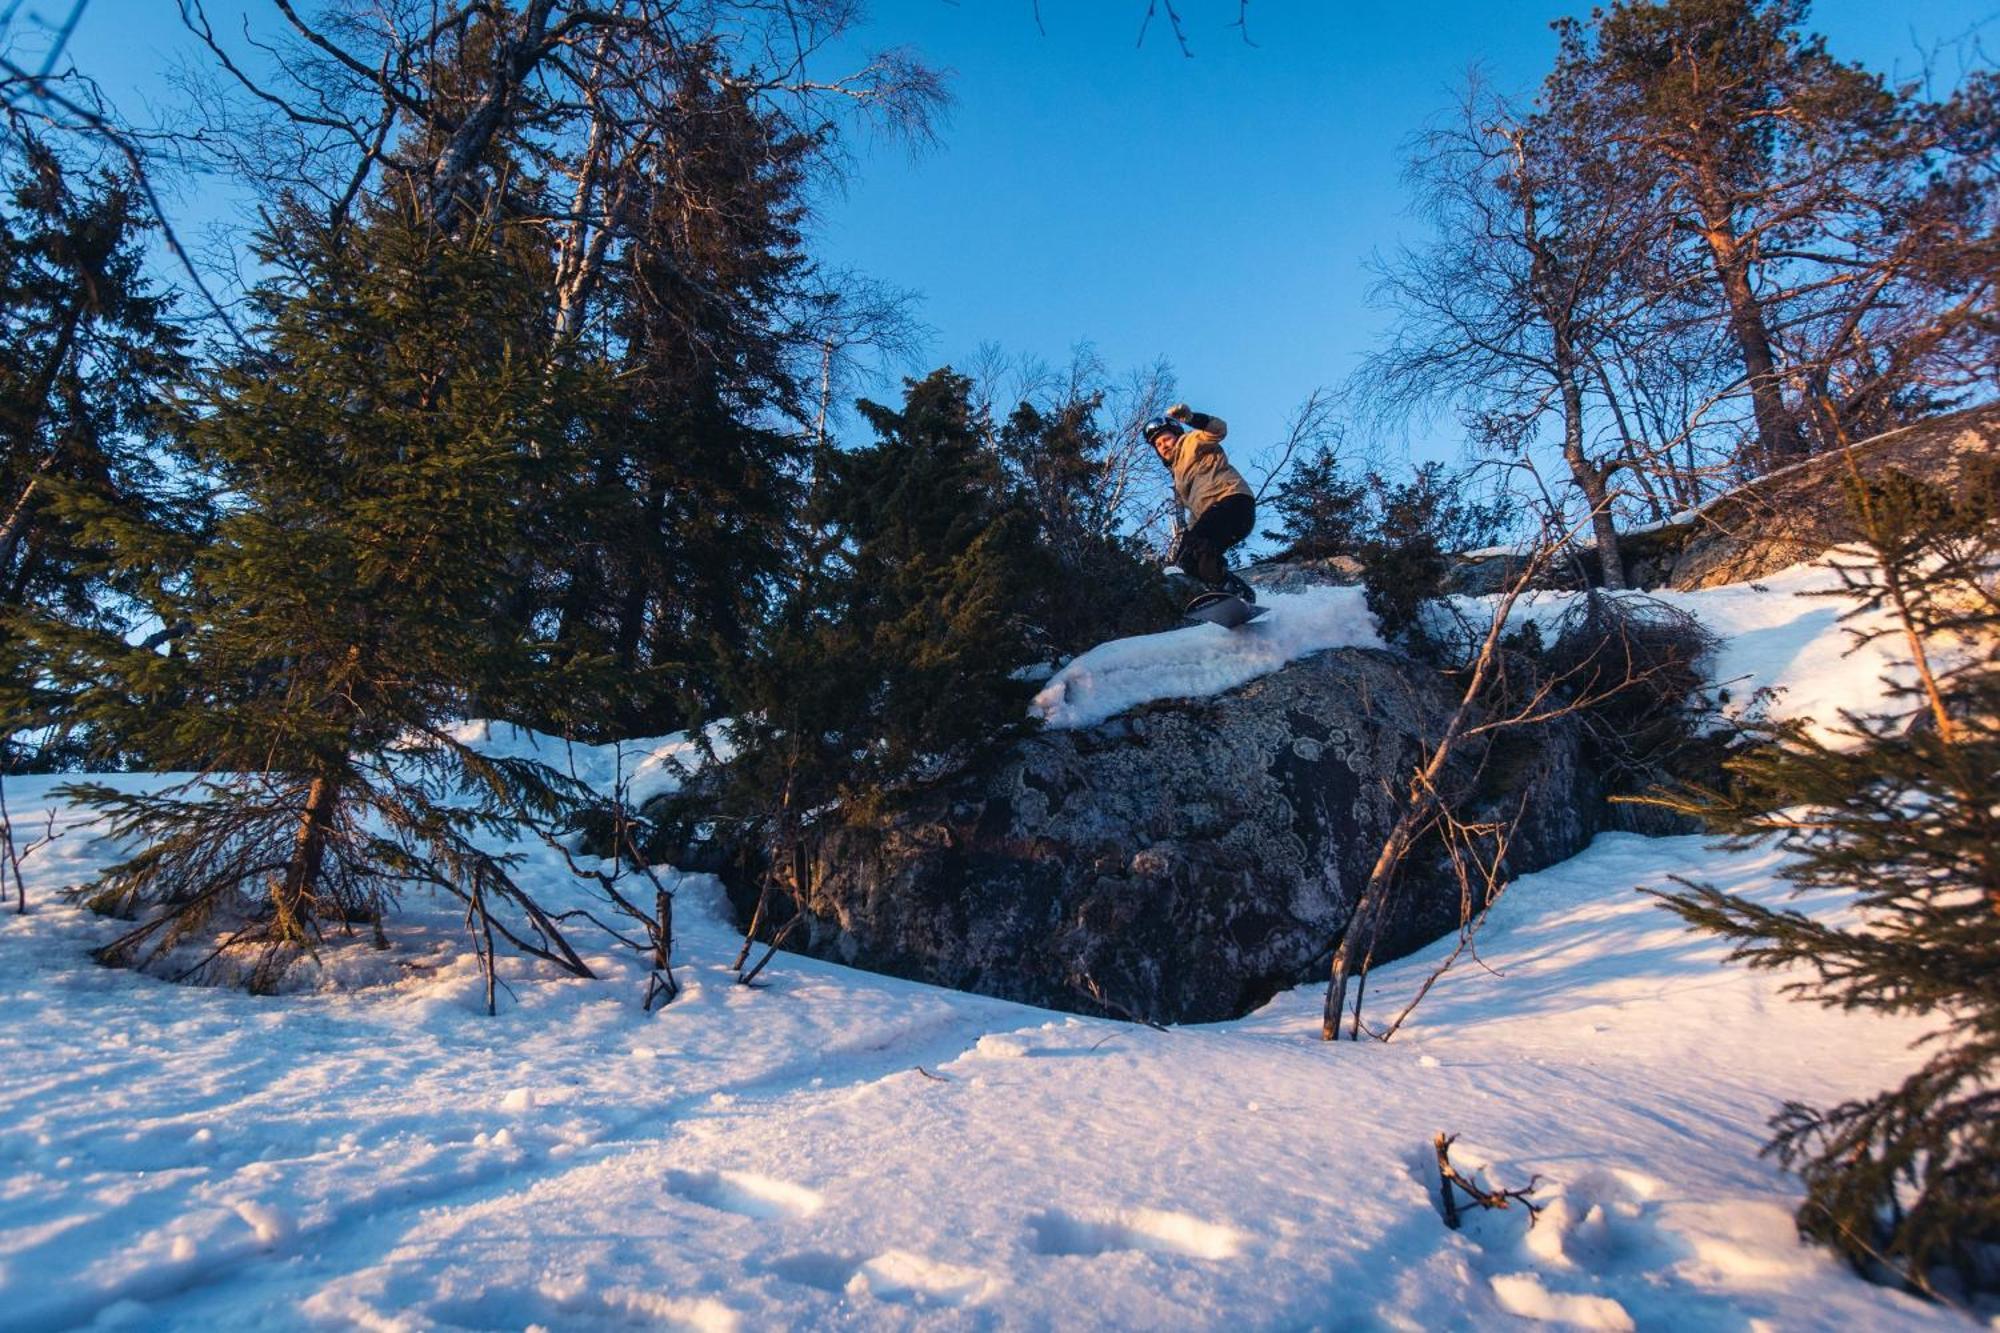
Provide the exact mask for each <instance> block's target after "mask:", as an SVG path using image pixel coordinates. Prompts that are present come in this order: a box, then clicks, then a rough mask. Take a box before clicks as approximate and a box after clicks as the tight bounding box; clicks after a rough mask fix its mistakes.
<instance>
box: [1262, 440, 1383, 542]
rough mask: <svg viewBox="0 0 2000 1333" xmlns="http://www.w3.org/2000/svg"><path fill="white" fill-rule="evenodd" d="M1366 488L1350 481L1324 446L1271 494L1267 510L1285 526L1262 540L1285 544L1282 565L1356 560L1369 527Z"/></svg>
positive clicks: (1363, 482) (1354, 479) (1359, 481)
mask: <svg viewBox="0 0 2000 1333" xmlns="http://www.w3.org/2000/svg"><path fill="white" fill-rule="evenodd" d="M1368 496H1369V491H1368V483H1367V481H1366V480H1364V479H1361V478H1357V477H1351V476H1349V475H1348V474H1347V472H1346V471H1345V470H1344V469H1343V467H1342V465H1341V461H1340V458H1339V456H1338V455H1337V454H1336V453H1335V452H1334V451H1333V450H1332V449H1330V448H1328V447H1326V446H1325V445H1321V446H1320V447H1319V448H1318V449H1316V450H1314V451H1313V453H1312V454H1311V455H1309V456H1308V457H1306V458H1304V459H1301V460H1300V461H1299V462H1298V463H1297V464H1295V465H1294V466H1293V467H1292V468H1291V469H1290V470H1289V471H1288V472H1287V473H1286V474H1285V476H1284V479H1283V480H1281V481H1280V482H1279V483H1278V484H1277V485H1276V486H1275V487H1273V488H1272V490H1271V497H1270V500H1269V501H1268V505H1269V507H1270V508H1271V509H1272V510H1275V511H1276V512H1277V514H1278V517H1279V518H1280V519H1281V520H1282V525H1281V526H1280V527H1278V528H1277V529H1275V530H1272V531H1268V532H1266V533H1265V534H1264V535H1265V536H1266V537H1268V538H1269V539H1271V540H1272V541H1277V542H1283V543H1285V547H1284V550H1283V551H1282V552H1281V553H1280V555H1279V557H1278V558H1279V559H1281V560H1324V559H1327V558H1328V557H1330V556H1340V555H1348V556H1351V555H1353V554H1354V553H1355V552H1356V551H1358V550H1359V549H1360V548H1361V543H1362V541H1363V539H1364V534H1365V533H1366V531H1367V525H1368Z"/></svg>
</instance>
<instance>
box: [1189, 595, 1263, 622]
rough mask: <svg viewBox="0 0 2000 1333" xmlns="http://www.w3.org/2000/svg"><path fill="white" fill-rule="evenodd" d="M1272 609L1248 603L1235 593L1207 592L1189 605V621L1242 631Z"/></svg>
mask: <svg viewBox="0 0 2000 1333" xmlns="http://www.w3.org/2000/svg"><path fill="white" fill-rule="evenodd" d="M1270 609H1271V608H1270V607H1268V606H1258V605H1257V604H1256V603H1255V602H1246V601H1244V600H1243V599H1242V598H1241V597H1238V596H1236V595H1234V594H1233V593H1226V592H1205V593H1203V594H1202V595H1201V596H1199V597H1197V598H1195V599H1194V600H1193V601H1192V602H1189V603H1188V607H1187V618H1188V619H1189V620H1205V621H1207V622H1208V623H1209V624H1211V625H1220V626H1222V627H1223V628H1224V629H1241V628H1242V627H1243V626H1245V625H1247V624H1249V623H1250V622H1251V621H1253V620H1255V619H1256V618H1257V617H1258V616H1261V615H1263V614H1264V613H1265V612H1266V611H1268V610H1270Z"/></svg>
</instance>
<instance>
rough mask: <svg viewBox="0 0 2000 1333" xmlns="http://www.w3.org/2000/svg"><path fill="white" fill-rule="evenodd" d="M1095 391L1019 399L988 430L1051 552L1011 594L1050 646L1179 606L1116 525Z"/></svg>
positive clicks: (1061, 649)
mask: <svg viewBox="0 0 2000 1333" xmlns="http://www.w3.org/2000/svg"><path fill="white" fill-rule="evenodd" d="M1103 399H1104V395H1103V394H1102V393H1101V392H1099V391H1078V392H1071V393H1068V394H1065V395H1063V396H1062V397H1061V398H1059V399H1058V400H1056V401H1055V402H1053V403H1051V404H1047V405H1041V406H1038V405H1036V404H1034V403H1027V402H1024V403H1021V404H1019V405H1018V406H1017V407H1016V408H1015V409H1014V411H1013V412H1012V413H1011V414H1009V416H1008V418H1007V420H1006V422H1005V424H1004V425H1002V426H1001V428H1000V430H999V431H998V432H997V434H996V435H995V437H994V443H995V447H996V448H997V450H998V453H999V458H1000V464H1001V467H1002V468H1003V470H1004V473H1005V475H1006V477H1007V478H1008V479H1009V481H1010V482H1011V483H1012V484H1013V486H1014V487H1015V489H1016V492H1017V494H1018V495H1019V497H1020V500H1021V501H1022V503H1023V504H1024V505H1025V506H1026V508H1027V509H1028V511H1029V512H1030V513H1031V514H1032V515H1033V517H1034V519H1035V524H1036V533H1037V540H1038V541H1039V542H1040V543H1041V545H1042V547H1043V549H1044V550H1045V551H1046V552H1047V554H1048V556H1049V558H1050V561H1051V565H1050V568H1049V570H1048V571H1047V572H1048V578H1047V579H1045V581H1044V582H1043V583H1041V584H1039V585H1034V586H1029V587H1024V588H1022V589H1021V590H1020V594H1019V595H1020V596H1021V597H1022V600H1023V605H1024V607H1025V608H1026V611H1027V614H1028V615H1029V617H1030V620H1031V622H1032V625H1033V630H1034V638H1035V641H1036V643H1037V644H1038V645H1039V647H1040V649H1041V650H1042V651H1043V653H1044V654H1046V655H1049V656H1070V655H1073V654H1076V653H1080V652H1083V651H1084V650H1085V649H1088V648H1091V647H1093V646H1095V645H1096V644H1099V643H1102V642H1104V641H1105V640H1107V639H1115V638H1121V637H1124V636H1126V635H1130V634H1141V633H1148V632H1151V631H1153V630H1157V629H1158V628H1159V627H1160V626H1162V625H1166V624H1171V623H1172V622H1173V620H1174V617H1175V615H1176V614H1177V611H1178V607H1177V606H1176V604H1175V600H1174V598H1173V596H1172V594H1171V592H1170V590H1169V586H1168V584H1167V581H1166V579H1165V578H1164V577H1163V576H1162V574H1161V571H1160V569H1159V566H1158V565H1157V563H1155V562H1154V561H1152V560H1151V559H1149V558H1148V557H1147V554H1146V552H1145V550H1144V549H1143V546H1142V544H1141V542H1140V541H1139V540H1138V539H1137V538H1134V537H1131V536H1128V535H1125V534H1123V533H1120V532H1119V530H1118V521H1119V510H1118V501H1119V497H1118V493H1117V483H1116V479H1115V475H1114V474H1115V469H1116V464H1117V460H1116V459H1115V458H1114V456H1113V452H1112V448H1111V442H1110V441H1109V440H1108V439H1107V438H1106V431H1105V427H1104V425H1103V423H1102V420H1101V416H1100V409H1101V408H1102V406H1103Z"/></svg>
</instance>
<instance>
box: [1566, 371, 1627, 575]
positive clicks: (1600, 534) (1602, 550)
mask: <svg viewBox="0 0 2000 1333" xmlns="http://www.w3.org/2000/svg"><path fill="white" fill-rule="evenodd" d="M1556 366H1557V369H1556V378H1557V380H1558V381H1559V383H1560V384H1561V387H1562V407H1563V461H1564V462H1566V463H1568V464H1569V474H1570V476H1571V477H1573V478H1574V479H1575V481H1576V488H1577V489H1578V490H1580V491H1582V492H1583V499H1584V503H1585V504H1588V505H1589V506H1590V532H1591V538H1592V540H1593V542H1594V543H1595V545H1596V547H1597V563H1598V565H1599V566H1601V567H1602V570H1603V575H1604V586H1605V587H1607V588H1611V589H1614V590H1619V591H1622V590H1623V589H1624V587H1625V561H1624V558H1623V557H1622V556H1620V555H1619V554H1618V527H1617V524H1615V523H1614V522H1613V521H1612V518H1611V488H1610V486H1609V485H1608V484H1607V482H1608V481H1609V479H1610V477H1611V474H1612V471H1613V468H1614V467H1615V464H1610V463H1607V464H1605V465H1603V466H1602V467H1600V466H1599V465H1597V464H1596V463H1593V462H1591V461H1590V458H1589V457H1588V456H1587V455H1586V454H1585V453H1584V451H1583V386H1582V385H1580V384H1578V383H1577V380H1576V370H1575V367H1574V362H1573V361H1572V360H1571V357H1570V351H1569V347H1568V343H1567V340H1565V339H1564V338H1563V337H1562V336H1561V334H1560V333H1559V334H1558V335H1557V338H1556Z"/></svg>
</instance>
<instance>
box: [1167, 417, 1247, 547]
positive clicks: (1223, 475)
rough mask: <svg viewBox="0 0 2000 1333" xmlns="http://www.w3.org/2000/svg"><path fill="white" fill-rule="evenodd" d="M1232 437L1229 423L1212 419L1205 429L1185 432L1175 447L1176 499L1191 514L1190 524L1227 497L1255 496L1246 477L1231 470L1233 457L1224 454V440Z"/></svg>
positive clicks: (1219, 418)
mask: <svg viewBox="0 0 2000 1333" xmlns="http://www.w3.org/2000/svg"><path fill="white" fill-rule="evenodd" d="M1228 434H1229V423H1228V422H1226V421H1224V420H1223V419H1222V418H1221V417H1210V418H1208V425H1207V426H1206V427H1205V428H1203V429H1201V430H1192V429H1190V430H1187V431H1184V432H1182V434H1181V437H1180V439H1179V441H1177V442H1176V443H1175V445H1174V456H1173V461H1172V463H1171V464H1170V466H1171V467H1172V468H1173V472H1174V498H1175V499H1177V500H1179V501H1180V502H1181V508H1183V509H1185V510H1186V511H1187V515H1188V522H1190V523H1192V522H1194V521H1195V520H1196V519H1198V518H1200V517H1201V515H1202V511H1203V510H1205V509H1207V508H1208V507H1209V506H1210V505H1212V504H1214V503H1215V502H1216V501H1217V500H1220V499H1222V498H1224V497H1225V496H1230V495H1250V494H1252V493H1253V492H1252V491H1251V490H1250V484H1249V483H1248V482H1246V481H1244V480H1243V474H1242V473H1240V472H1238V471H1237V470H1236V469H1235V468H1233V467H1231V466H1229V456H1228V455H1227V454H1225V453H1223V452H1222V440H1223V437H1224V436H1226V435H1228Z"/></svg>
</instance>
